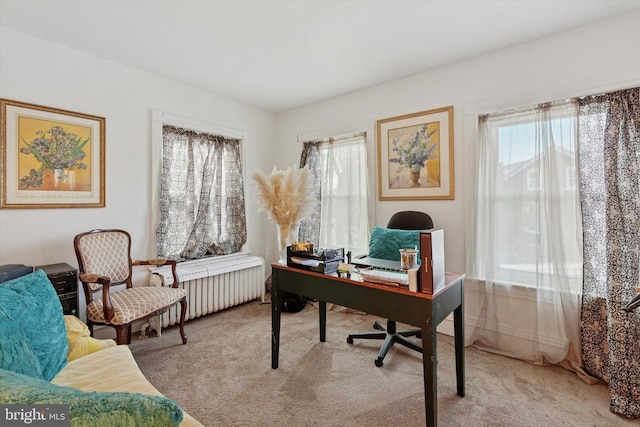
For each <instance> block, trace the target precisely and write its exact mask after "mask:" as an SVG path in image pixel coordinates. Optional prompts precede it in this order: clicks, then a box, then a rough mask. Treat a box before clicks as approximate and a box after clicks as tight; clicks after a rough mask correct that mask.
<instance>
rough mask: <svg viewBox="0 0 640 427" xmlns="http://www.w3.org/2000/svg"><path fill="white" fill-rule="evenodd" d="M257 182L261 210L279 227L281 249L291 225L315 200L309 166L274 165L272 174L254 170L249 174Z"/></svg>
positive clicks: (306, 211) (294, 223)
mask: <svg viewBox="0 0 640 427" xmlns="http://www.w3.org/2000/svg"><path fill="white" fill-rule="evenodd" d="M252 177H253V179H254V180H255V182H256V183H257V184H258V204H259V205H260V208H261V210H264V211H266V212H267V215H268V216H269V218H270V219H271V220H273V221H274V222H275V223H276V224H277V225H278V228H279V232H280V235H279V236H278V237H279V243H280V246H281V247H280V250H283V249H285V248H283V247H282V246H283V245H284V246H286V243H285V242H286V241H287V236H289V235H290V233H291V232H292V231H293V228H294V227H295V226H296V225H298V223H300V221H302V220H303V219H305V218H306V217H307V216H309V215H310V214H311V212H312V211H313V208H314V204H315V201H316V199H315V197H314V194H313V182H312V181H311V172H309V169H308V168H306V167H305V168H302V169H300V168H298V167H296V166H290V167H289V168H287V169H286V170H278V169H277V168H276V167H275V166H274V168H273V170H272V171H271V174H269V175H265V174H264V173H262V172H260V171H256V172H254V173H253V175H252Z"/></svg>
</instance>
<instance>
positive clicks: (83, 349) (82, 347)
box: [64, 315, 116, 362]
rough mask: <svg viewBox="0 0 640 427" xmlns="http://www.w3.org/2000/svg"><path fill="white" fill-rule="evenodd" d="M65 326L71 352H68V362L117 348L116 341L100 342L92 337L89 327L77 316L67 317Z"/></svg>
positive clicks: (65, 317)
mask: <svg viewBox="0 0 640 427" xmlns="http://www.w3.org/2000/svg"><path fill="white" fill-rule="evenodd" d="M64 325H65V327H66V329H67V341H68V342H69V350H68V352H67V361H68V362H71V361H72V360H75V359H78V358H80V357H82V356H86V355H87V354H91V353H95V352H96V351H100V350H103V349H105V348H109V347H115V346H116V342H115V341H114V340H111V339H106V340H99V339H96V338H93V337H92V336H90V335H91V334H90V332H89V328H88V327H87V325H86V324H85V323H84V322H83V321H82V320H80V319H78V318H77V317H75V316H71V315H65V316H64Z"/></svg>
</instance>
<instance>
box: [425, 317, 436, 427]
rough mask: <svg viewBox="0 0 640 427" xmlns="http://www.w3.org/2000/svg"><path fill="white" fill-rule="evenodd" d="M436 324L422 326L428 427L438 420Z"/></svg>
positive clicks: (433, 425) (430, 323)
mask: <svg viewBox="0 0 640 427" xmlns="http://www.w3.org/2000/svg"><path fill="white" fill-rule="evenodd" d="M436 344H437V341H436V325H434V324H433V322H431V321H429V322H428V324H427V326H426V327H423V328H422V365H423V370H424V410H425V413H426V418H427V427H435V426H436V425H437V421H438V392H437V390H438V377H437V360H436V355H437V351H436V347H437V345H436Z"/></svg>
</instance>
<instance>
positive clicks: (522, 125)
mask: <svg viewBox="0 0 640 427" xmlns="http://www.w3.org/2000/svg"><path fill="white" fill-rule="evenodd" d="M565 110H566V111H565ZM573 111H574V107H573V106H572V105H560V106H554V107H552V106H550V105H549V106H547V107H546V108H545V109H544V111H539V110H532V109H529V110H526V111H520V112H514V113H512V114H504V115H491V116H485V117H484V118H483V120H482V122H481V124H480V126H481V133H482V134H483V136H484V138H485V144H486V145H485V146H484V147H483V149H485V150H487V152H485V153H483V156H494V158H492V159H487V158H486V157H485V159H487V165H489V164H492V165H495V169H493V168H492V167H487V169H486V170H483V171H481V173H482V174H483V177H484V181H483V184H484V187H483V188H482V189H481V192H482V194H483V195H484V196H483V197H482V198H481V200H478V204H479V205H480V206H484V207H486V208H487V209H490V214H489V213H488V214H487V215H488V216H487V217H486V218H485V220H486V221H487V223H486V224H485V225H486V226H488V227H487V228H485V229H484V230H485V231H486V232H487V233H490V234H487V235H486V236H485V237H486V238H487V239H490V241H492V242H494V243H493V245H492V251H491V253H490V254H486V253H485V255H484V256H487V257H488V258H487V259H486V260H487V261H488V260H489V259H490V260H492V261H491V262H490V265H486V268H487V269H488V270H491V271H492V272H493V274H494V277H493V280H496V281H500V282H503V283H507V284H519V285H525V286H539V285H542V283H541V278H540V276H539V275H541V274H542V275H545V274H546V275H548V274H555V273H557V274H563V275H566V276H567V277H568V278H570V282H571V285H572V288H573V289H576V290H577V289H579V287H580V286H581V281H580V280H579V278H580V272H581V261H582V252H581V247H580V245H578V244H576V242H579V241H580V234H579V231H580V230H579V228H578V227H576V224H579V223H580V210H579V206H580V205H579V199H578V194H577V189H576V168H575V163H576V149H575V147H576V132H575V129H576V118H575V114H570V112H573ZM479 256H483V255H479ZM544 280H547V279H544Z"/></svg>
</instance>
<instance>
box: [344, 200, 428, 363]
mask: <svg viewBox="0 0 640 427" xmlns="http://www.w3.org/2000/svg"><path fill="white" fill-rule="evenodd" d="M387 228H393V229H400V230H429V229H432V228H433V220H432V219H431V217H430V216H429V215H427V214H426V213H424V212H416V211H402V212H397V213H395V214H393V215H392V216H391V218H390V219H389V222H388V223H387ZM352 263H353V264H355V265H358V259H357V257H356V258H354V259H353V260H352ZM373 327H374V329H378V330H379V331H381V332H360V333H354V334H349V335H348V336H347V343H349V344H353V340H354V338H356V339H374V340H384V342H383V343H382V347H381V348H380V352H379V353H378V357H377V358H376V360H375V361H374V363H375V365H376V366H378V367H380V366H382V365H383V360H384V358H385V356H386V355H387V353H388V352H389V349H390V348H391V347H392V346H393V345H394V344H395V343H398V344H402V345H403V346H405V347H408V348H410V349H412V350H415V351H418V352H420V353H422V346H420V345H418V344H416V343H415V342H413V341H411V340H409V339H407V337H411V336H416V337H418V338H422V331H421V330H420V329H412V330H406V331H398V330H397V329H396V321H395V320H391V319H387V325H386V327H385V326H383V325H382V324H381V323H380V322H378V321H376V322H374V324H373Z"/></svg>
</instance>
